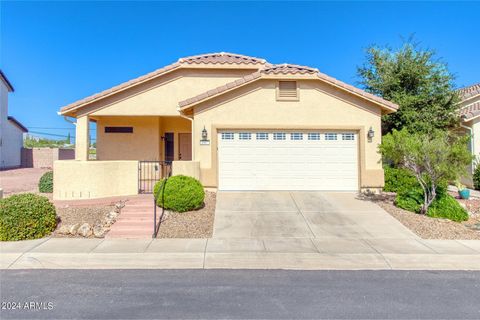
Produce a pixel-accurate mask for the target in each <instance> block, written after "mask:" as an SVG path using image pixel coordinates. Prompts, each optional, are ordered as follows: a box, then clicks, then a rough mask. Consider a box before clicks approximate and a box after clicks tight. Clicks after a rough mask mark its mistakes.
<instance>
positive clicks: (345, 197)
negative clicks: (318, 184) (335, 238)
mask: <svg viewBox="0 0 480 320" xmlns="http://www.w3.org/2000/svg"><path fill="white" fill-rule="evenodd" d="M323 196H324V197H325V199H327V201H328V202H330V203H333V204H334V205H335V208H336V211H338V212H367V213H371V212H383V209H382V208H381V207H379V206H378V205H376V204H375V203H373V202H371V201H366V200H361V199H358V194H357V193H351V192H324V193H323Z"/></svg>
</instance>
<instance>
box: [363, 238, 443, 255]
mask: <svg viewBox="0 0 480 320" xmlns="http://www.w3.org/2000/svg"><path fill="white" fill-rule="evenodd" d="M365 241H366V242H367V243H368V244H369V245H370V246H372V247H373V248H374V249H375V250H377V251H378V252H380V253H381V254H384V253H393V254H415V253H425V254H429V253H430V254H432V253H435V251H433V250H432V249H430V248H429V247H427V246H425V245H424V244H422V243H420V242H419V241H417V240H413V239H365Z"/></svg>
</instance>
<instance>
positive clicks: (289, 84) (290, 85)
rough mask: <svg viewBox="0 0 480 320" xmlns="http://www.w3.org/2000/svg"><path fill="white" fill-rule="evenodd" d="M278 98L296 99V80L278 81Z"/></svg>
mask: <svg viewBox="0 0 480 320" xmlns="http://www.w3.org/2000/svg"><path fill="white" fill-rule="evenodd" d="M277 99H278V100H298V88H297V82H296V81H279V82H278V92H277Z"/></svg>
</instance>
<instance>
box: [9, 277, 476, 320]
mask: <svg viewBox="0 0 480 320" xmlns="http://www.w3.org/2000/svg"><path fill="white" fill-rule="evenodd" d="M0 276H1V279H0V280H1V286H0V290H1V291H0V294H1V301H2V306H1V307H2V309H1V316H0V318H1V319H198V318H202V319H205V318H206V319H226V318H227V319H228V318H231V319H247V318H248V319H252V318H253V319H256V318H261V319H322V318H329V319H332V318H334V319H479V318H480V302H479V301H480V272H463V271H462V272H456V271H448V272H447V271H281V270H3V271H1V272H0ZM13 308H16V309H13Z"/></svg>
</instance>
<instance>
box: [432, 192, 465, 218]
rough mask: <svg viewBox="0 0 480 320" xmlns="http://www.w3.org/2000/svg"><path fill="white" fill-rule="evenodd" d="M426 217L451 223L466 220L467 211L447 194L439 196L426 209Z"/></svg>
mask: <svg viewBox="0 0 480 320" xmlns="http://www.w3.org/2000/svg"><path fill="white" fill-rule="evenodd" d="M427 215H428V216H429V217H432V218H445V219H450V220H452V221H457V222H461V221H466V220H468V213H467V211H466V210H465V209H464V208H462V206H461V205H460V204H459V203H458V201H457V200H455V198H454V197H452V196H451V195H449V194H447V193H443V194H440V195H439V196H438V197H437V198H436V199H435V201H433V203H432V205H431V206H430V208H428V211H427Z"/></svg>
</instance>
